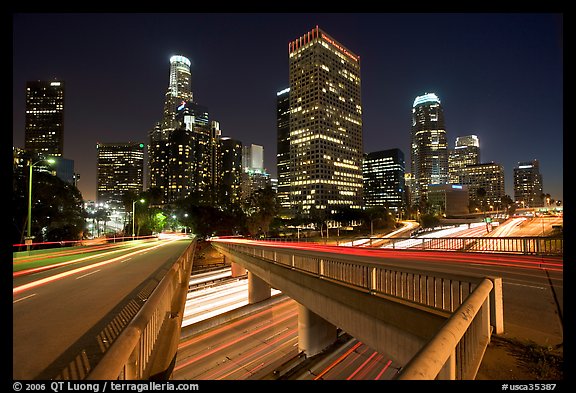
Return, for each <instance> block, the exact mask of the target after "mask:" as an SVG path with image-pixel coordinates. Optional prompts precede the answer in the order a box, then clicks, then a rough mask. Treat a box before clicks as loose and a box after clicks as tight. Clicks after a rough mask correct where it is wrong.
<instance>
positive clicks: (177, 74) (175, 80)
mask: <svg viewBox="0 0 576 393" xmlns="http://www.w3.org/2000/svg"><path fill="white" fill-rule="evenodd" d="M191 64H192V63H191V62H190V60H189V59H188V58H186V57H184V56H180V55H174V56H172V57H171V58H170V83H169V85H168V90H166V99H165V101H164V117H163V123H162V128H164V129H166V128H175V127H176V126H177V125H174V124H173V122H174V116H175V113H176V111H177V109H178V107H179V106H181V105H182V104H183V102H184V103H185V102H189V101H193V95H192V85H191V77H192V73H191V72H190V65H191Z"/></svg>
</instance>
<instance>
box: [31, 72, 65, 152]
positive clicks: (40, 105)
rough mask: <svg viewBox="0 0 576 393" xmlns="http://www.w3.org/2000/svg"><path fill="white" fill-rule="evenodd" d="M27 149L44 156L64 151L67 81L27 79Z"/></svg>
mask: <svg viewBox="0 0 576 393" xmlns="http://www.w3.org/2000/svg"><path fill="white" fill-rule="evenodd" d="M24 150H27V151H30V152H34V153H38V154H41V155H43V156H53V157H62V155H63V154H64V82H62V81H29V82H26V115H25V135H24Z"/></svg>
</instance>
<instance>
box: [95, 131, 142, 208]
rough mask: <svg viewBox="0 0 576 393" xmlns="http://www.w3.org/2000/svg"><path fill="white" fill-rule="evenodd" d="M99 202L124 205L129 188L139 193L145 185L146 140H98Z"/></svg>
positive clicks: (130, 190) (117, 206)
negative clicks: (142, 141) (140, 141)
mask: <svg viewBox="0 0 576 393" xmlns="http://www.w3.org/2000/svg"><path fill="white" fill-rule="evenodd" d="M96 149H97V150H98V152H97V153H98V161H97V168H96V169H97V172H98V173H97V178H98V190H97V201H98V203H107V204H109V205H110V206H111V207H114V208H118V209H124V202H123V199H122V198H123V196H124V194H126V193H127V192H133V193H134V194H136V195H138V194H139V193H141V192H142V190H143V187H144V144H143V143H132V142H127V143H98V144H97V145H96Z"/></svg>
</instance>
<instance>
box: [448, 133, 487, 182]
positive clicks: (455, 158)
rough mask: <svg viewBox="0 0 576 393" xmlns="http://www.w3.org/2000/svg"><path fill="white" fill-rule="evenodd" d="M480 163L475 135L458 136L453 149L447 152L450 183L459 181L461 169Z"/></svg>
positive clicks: (477, 141) (478, 145)
mask: <svg viewBox="0 0 576 393" xmlns="http://www.w3.org/2000/svg"><path fill="white" fill-rule="evenodd" d="M476 164H480V142H479V140H478V137H477V136H476V135H467V136H459V137H457V138H456V143H455V146H454V149H451V150H450V151H449V153H448V179H449V182H450V184H459V183H460V172H461V169H462V168H464V167H465V166H466V165H476Z"/></svg>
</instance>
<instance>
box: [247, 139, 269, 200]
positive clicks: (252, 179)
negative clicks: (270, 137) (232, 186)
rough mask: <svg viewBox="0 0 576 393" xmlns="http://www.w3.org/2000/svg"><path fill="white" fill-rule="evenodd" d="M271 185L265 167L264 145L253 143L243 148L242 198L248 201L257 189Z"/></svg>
mask: <svg viewBox="0 0 576 393" xmlns="http://www.w3.org/2000/svg"><path fill="white" fill-rule="evenodd" d="M269 185H271V183H270V174H269V173H267V172H266V168H264V147H263V146H260V145H255V144H251V145H249V146H244V147H243V148H242V186H241V192H242V199H243V200H244V201H248V200H249V198H250V196H251V195H252V194H253V193H254V192H255V191H257V190H260V189H262V188H266V187H267V186H269Z"/></svg>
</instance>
